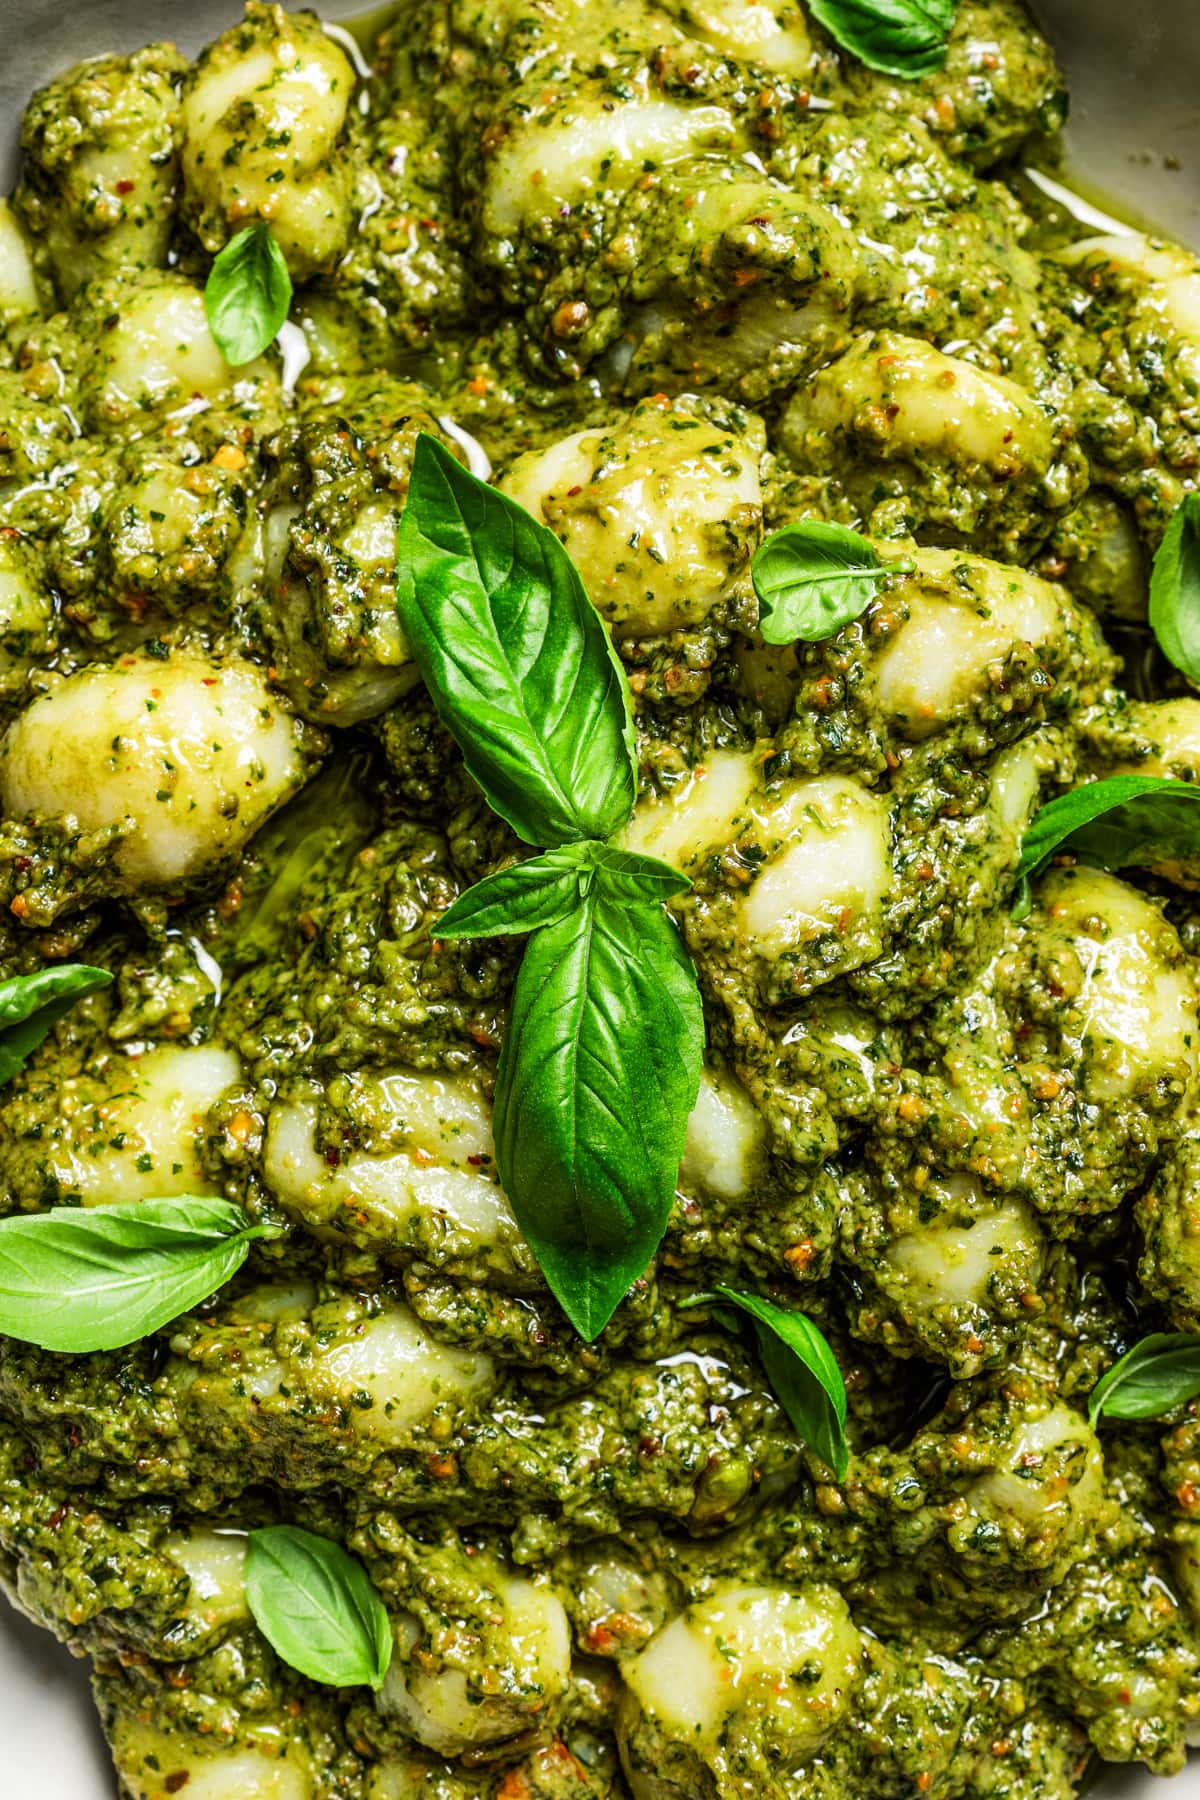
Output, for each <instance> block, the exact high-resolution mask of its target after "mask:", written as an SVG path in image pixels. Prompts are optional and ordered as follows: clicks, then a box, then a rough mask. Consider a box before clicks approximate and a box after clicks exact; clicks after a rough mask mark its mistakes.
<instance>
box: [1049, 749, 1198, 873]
mask: <svg viewBox="0 0 1200 1800" xmlns="http://www.w3.org/2000/svg"><path fill="white" fill-rule="evenodd" d="M1064 849H1070V850H1072V851H1074V853H1075V854H1076V855H1077V856H1079V857H1082V858H1083V859H1084V860H1085V861H1087V862H1092V863H1097V864H1099V866H1100V867H1101V868H1104V869H1123V868H1127V867H1128V866H1129V865H1131V864H1139V865H1142V866H1152V865H1153V864H1155V863H1157V862H1162V861H1164V860H1167V859H1169V858H1171V857H1175V856H1190V855H1194V854H1195V852H1196V851H1197V850H1200V787H1198V786H1196V785H1195V784H1193V783H1192V782H1189V781H1172V780H1170V779H1169V778H1168V777H1166V776H1162V775H1113V776H1110V777H1109V778H1108V780H1106V781H1091V782H1087V783H1085V784H1084V786H1083V787H1077V788H1072V790H1071V792H1070V793H1069V794H1062V795H1060V796H1059V798H1058V799H1057V800H1051V801H1050V802H1049V804H1048V805H1046V806H1043V807H1042V808H1041V809H1040V811H1039V812H1037V813H1036V814H1035V815H1034V818H1033V820H1032V822H1031V824H1030V826H1029V829H1028V830H1027V831H1026V833H1025V837H1024V839H1023V841H1022V844H1021V860H1020V862H1019V863H1018V865H1017V880H1018V881H1021V880H1024V879H1027V878H1028V877H1029V876H1031V875H1036V874H1037V873H1038V871H1039V870H1040V869H1042V868H1044V867H1045V865H1046V863H1047V862H1049V860H1050V858H1051V857H1052V856H1054V854H1055V853H1056V852H1057V851H1059V850H1064Z"/></svg>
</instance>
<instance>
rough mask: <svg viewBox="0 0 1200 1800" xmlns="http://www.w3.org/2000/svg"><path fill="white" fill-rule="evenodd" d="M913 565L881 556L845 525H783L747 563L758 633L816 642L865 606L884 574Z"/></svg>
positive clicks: (771, 640)
mask: <svg viewBox="0 0 1200 1800" xmlns="http://www.w3.org/2000/svg"><path fill="white" fill-rule="evenodd" d="M911 567H912V565H911V563H907V562H890V563H885V562H883V561H881V559H880V557H879V555H878V554H877V552H876V549H875V546H874V544H872V543H871V541H870V539H869V538H865V537H863V536H862V534H861V532H858V531H848V530H847V529H846V527H845V526H844V525H826V524H823V523H822V522H821V521H820V520H818V519H804V520H802V521H801V522H800V523H799V524H796V525H785V526H784V528H783V530H782V531H777V532H775V534H774V535H773V536H772V537H769V538H767V540H766V542H765V543H763V544H760V545H759V548H758V549H757V550H756V552H755V555H754V561H753V563H752V564H751V570H750V573H751V576H752V578H753V581H754V591H755V593H756V594H757V595H758V602H759V621H758V629H759V634H760V635H761V636H762V638H763V639H764V640H765V641H766V642H767V643H768V644H794V643H795V642H796V640H797V638H800V639H802V640H803V641H804V642H805V643H807V644H814V643H819V642H820V641H821V640H822V639H823V638H827V637H832V636H833V634H834V632H835V631H840V630H841V629H842V626H843V625H849V624H850V622H851V620H852V619H857V618H858V616H859V614H860V613H862V612H865V611H866V609H867V607H868V606H869V605H870V604H871V601H872V600H873V599H874V598H875V594H876V591H877V590H878V587H879V583H880V582H881V581H882V580H883V578H884V576H886V575H895V574H903V573H905V571H906V570H908V569H910V568H911Z"/></svg>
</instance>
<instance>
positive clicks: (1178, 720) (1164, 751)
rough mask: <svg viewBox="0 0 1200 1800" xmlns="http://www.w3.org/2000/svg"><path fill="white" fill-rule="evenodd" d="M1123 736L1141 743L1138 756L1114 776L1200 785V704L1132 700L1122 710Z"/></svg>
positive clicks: (1186, 698)
mask: <svg viewBox="0 0 1200 1800" xmlns="http://www.w3.org/2000/svg"><path fill="white" fill-rule="evenodd" d="M1120 724H1121V728H1122V731H1123V733H1125V734H1128V735H1130V736H1132V737H1135V738H1137V739H1138V740H1139V743H1138V753H1137V754H1136V755H1131V756H1129V757H1128V758H1126V760H1125V761H1123V762H1117V763H1114V764H1113V766H1112V769H1111V770H1106V771H1105V773H1106V774H1107V773H1111V774H1113V775H1162V776H1172V777H1174V778H1175V779H1176V780H1180V781H1200V700H1198V699H1196V698H1195V697H1194V696H1193V695H1191V694H1187V695H1181V696H1177V697H1176V698H1174V699H1171V700H1131V701H1129V702H1128V704H1127V705H1126V706H1125V707H1124V708H1123V709H1122V712H1121V715H1120Z"/></svg>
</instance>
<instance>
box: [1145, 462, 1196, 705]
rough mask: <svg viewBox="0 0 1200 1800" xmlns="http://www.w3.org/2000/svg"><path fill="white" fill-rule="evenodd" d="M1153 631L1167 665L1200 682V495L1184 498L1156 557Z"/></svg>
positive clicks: (1152, 584) (1152, 587) (1152, 581)
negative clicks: (1170, 664)
mask: <svg viewBox="0 0 1200 1800" xmlns="http://www.w3.org/2000/svg"><path fill="white" fill-rule="evenodd" d="M1150 629H1151V630H1152V631H1153V633H1154V635H1155V637H1156V638H1157V639H1158V646H1159V649H1160V650H1161V651H1162V653H1163V655H1164V656H1165V657H1166V658H1167V661H1168V662H1170V663H1173V664H1174V666H1175V667H1176V668H1177V669H1179V670H1180V671H1181V672H1182V673H1183V674H1184V675H1186V676H1187V678H1188V680H1189V681H1195V682H1200V494H1187V495H1185V496H1184V499H1183V503H1182V504H1181V505H1180V506H1178V507H1177V508H1176V510H1175V512H1174V514H1173V516H1172V518H1171V522H1170V524H1169V525H1168V526H1167V529H1166V533H1165V535H1164V537H1163V541H1162V543H1161V544H1160V545H1159V547H1158V549H1157V551H1156V552H1155V556H1154V567H1153V569H1152V570H1151V574H1150Z"/></svg>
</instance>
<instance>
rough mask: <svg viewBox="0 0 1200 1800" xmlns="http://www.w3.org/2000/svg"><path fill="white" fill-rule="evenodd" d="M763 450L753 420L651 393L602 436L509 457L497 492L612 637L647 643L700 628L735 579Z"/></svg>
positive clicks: (576, 437)
mask: <svg viewBox="0 0 1200 1800" xmlns="http://www.w3.org/2000/svg"><path fill="white" fill-rule="evenodd" d="M765 443H766V438H765V433H764V430H763V425H762V422H761V420H759V419H758V418H756V417H754V416H753V415H745V414H737V415H735V417H734V418H732V419H730V418H729V417H724V416H722V417H714V416H713V410H712V408H711V407H706V406H705V405H704V403H703V402H702V401H699V400H696V399H694V398H693V397H692V396H690V395H686V394H685V395H680V396H678V397H676V398H675V399H672V400H668V399H667V398H665V396H655V398H654V399H652V400H645V401H643V402H642V403H641V404H640V405H639V406H638V407H636V408H635V409H634V411H633V412H632V413H631V414H630V416H629V417H628V418H627V419H626V420H624V421H622V422H621V423H619V424H616V425H614V426H612V427H611V428H610V429H608V430H604V431H579V432H576V433H574V434H573V435H572V436H571V437H568V438H564V439H563V440H562V441H561V442H559V443H557V444H553V445H552V446H551V447H550V449H549V450H545V451H531V452H529V453H528V454H527V455H525V456H522V457H519V458H518V459H517V461H516V462H515V463H514V464H513V466H512V468H511V469H510V470H509V471H508V474H507V475H506V476H505V478H504V480H503V482H502V483H501V486H502V488H503V489H504V491H505V492H506V493H507V494H509V495H510V496H511V497H512V498H513V499H514V500H517V501H519V502H520V504H521V505H522V506H524V507H525V509H526V511H527V512H530V513H532V514H533V516H534V518H536V519H538V520H539V521H540V522H541V523H542V524H545V525H549V527H550V529H551V530H552V531H554V532H555V533H556V534H557V536H558V537H559V538H561V540H562V542H563V543H564V544H565V545H566V546H567V549H568V550H569V551H570V553H571V558H572V561H573V562H574V563H575V566H576V568H577V569H578V570H579V572H580V574H581V575H582V577H583V583H584V586H585V587H586V589H587V591H588V594H589V596H590V597H591V600H592V603H593V604H594V606H595V607H596V610H597V611H598V612H599V613H601V614H602V615H603V616H604V618H606V619H607V620H608V621H609V622H610V624H611V626H612V632H613V636H614V637H616V638H633V637H655V636H659V635H661V634H662V633H664V632H668V631H674V630H676V629H677V628H679V627H681V626H688V625H698V624H701V623H702V622H703V621H704V620H705V619H706V618H707V617H708V615H709V614H710V613H711V612H712V610H713V608H714V607H715V606H716V605H717V604H718V602H719V601H720V600H721V599H722V598H723V597H724V596H725V595H726V594H727V592H728V591H729V588H730V584H731V581H732V580H733V579H734V578H735V577H736V576H737V575H738V574H739V573H743V572H744V569H745V566H746V562H747V559H748V555H749V553H750V551H751V550H752V548H753V546H754V545H756V544H757V542H758V539H759V537H760V535H761V529H762V487H761V484H760V481H759V460H760V458H761V456H762V453H763V450H764V448H765ZM723 526H728V527H729V528H730V531H729V535H728V538H726V537H725V535H724V534H723V533H722V530H721V528H722V527H723ZM738 541H741V542H742V543H743V544H745V545H746V546H747V548H746V553H745V555H743V556H742V557H741V558H740V559H739V557H738V556H737V555H736V554H734V555H731V552H730V548H729V546H730V543H736V542H738Z"/></svg>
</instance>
